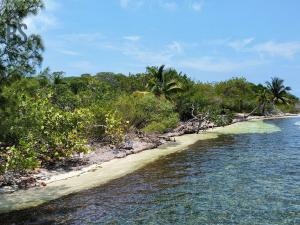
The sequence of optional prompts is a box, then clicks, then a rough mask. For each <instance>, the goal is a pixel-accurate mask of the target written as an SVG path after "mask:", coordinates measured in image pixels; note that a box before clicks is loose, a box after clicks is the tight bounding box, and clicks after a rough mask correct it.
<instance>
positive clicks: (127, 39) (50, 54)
mask: <svg viewBox="0 0 300 225" xmlns="http://www.w3.org/2000/svg"><path fill="white" fill-rule="evenodd" d="M299 10H300V1H298V0H287V1H283V0H264V1H262V0H242V1H241V0H109V1H108V0H107V1H106V0H105V1H104V0H63V1H59V0H47V1H46V9H45V10H43V11H42V12H41V13H40V14H39V15H38V16H36V17H30V18H28V19H26V21H25V22H26V23H27V25H28V32H34V33H35V32H37V33H40V34H41V35H42V37H43V39H44V43H45V47H46V51H45V54H44V63H43V67H47V66H49V67H50V68H51V70H52V71H65V72H66V74H67V75H80V74H82V73H96V72H100V71H112V72H122V73H124V74H128V73H130V72H131V73H137V72H143V71H145V67H146V66H150V65H161V64H166V65H167V66H170V67H174V68H176V69H178V70H180V71H183V72H184V73H186V74H188V75H189V76H190V77H192V78H193V79H195V80H199V81H219V80H224V79H228V78H231V77H234V76H244V77H246V78H247V79H248V80H250V81H252V82H255V83H258V82H260V83H263V82H265V81H266V80H269V79H270V77H272V76H279V77H281V78H283V79H285V80H286V84H288V85H290V86H291V87H292V88H293V93H294V94H296V95H297V96H300V64H299V62H300V29H299V21H300V14H299Z"/></svg>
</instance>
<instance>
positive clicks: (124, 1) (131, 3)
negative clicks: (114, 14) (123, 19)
mask: <svg viewBox="0 0 300 225" xmlns="http://www.w3.org/2000/svg"><path fill="white" fill-rule="evenodd" d="M143 4H144V1H143V0H120V6H121V7H122V8H124V9H126V8H140V7H141V6H142V5H143Z"/></svg>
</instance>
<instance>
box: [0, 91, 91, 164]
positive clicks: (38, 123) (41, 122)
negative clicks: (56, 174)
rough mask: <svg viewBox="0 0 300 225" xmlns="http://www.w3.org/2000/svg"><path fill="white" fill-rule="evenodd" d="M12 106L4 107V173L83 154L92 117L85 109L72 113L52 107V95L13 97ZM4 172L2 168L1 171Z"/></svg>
mask: <svg viewBox="0 0 300 225" xmlns="http://www.w3.org/2000/svg"><path fill="white" fill-rule="evenodd" d="M13 97H14V98H15V104H14V105H10V107H6V110H7V112H10V114H7V116H6V117H5V120H4V122H2V127H6V129H7V130H6V133H5V135H2V137H1V139H4V143H6V145H7V146H5V147H2V150H1V152H2V155H3V156H2V158H3V157H4V158H5V162H6V166H5V170H26V169H32V168H36V167H37V166H39V165H40V164H41V163H42V162H47V161H52V160H59V159H61V158H64V157H69V156H71V155H72V154H74V153H78V152H84V151H86V147H85V144H86V134H85V132H86V131H87V129H88V128H89V127H90V125H91V122H92V115H91V113H90V112H89V110H87V109H76V110H74V111H72V112H69V111H63V110H62V109H59V108H57V107H54V106H53V105H52V104H51V102H50V99H51V95H47V96H43V97H30V96H28V95H26V94H22V95H14V96H13ZM2 170H3V168H2Z"/></svg>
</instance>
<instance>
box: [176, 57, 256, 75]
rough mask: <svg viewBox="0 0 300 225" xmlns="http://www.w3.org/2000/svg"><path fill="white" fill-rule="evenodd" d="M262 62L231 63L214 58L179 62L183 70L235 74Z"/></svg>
mask: <svg viewBox="0 0 300 225" xmlns="http://www.w3.org/2000/svg"><path fill="white" fill-rule="evenodd" d="M261 63H262V62H259V61H252V60H249V61H241V62H236V61H231V60H228V59H218V58H213V57H201V58H193V59H184V60H181V61H179V62H178V65H180V66H181V67H183V68H189V69H195V70H199V71H205V72H218V73H221V72H234V71H236V70H239V69H243V68H247V67H251V66H258V65H260V64H261Z"/></svg>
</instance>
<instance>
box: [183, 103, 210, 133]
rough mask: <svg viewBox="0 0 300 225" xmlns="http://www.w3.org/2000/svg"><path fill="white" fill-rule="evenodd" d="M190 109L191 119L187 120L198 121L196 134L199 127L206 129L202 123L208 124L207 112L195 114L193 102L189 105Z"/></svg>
mask: <svg viewBox="0 0 300 225" xmlns="http://www.w3.org/2000/svg"><path fill="white" fill-rule="evenodd" d="M191 109H192V111H191V115H192V117H193V118H192V119H190V120H189V121H188V122H194V121H195V122H198V127H197V131H196V132H197V134H198V133H199V132H200V130H201V129H206V128H207V127H205V126H203V124H205V123H206V124H208V123H209V120H208V118H209V113H208V112H206V113H199V114H197V115H195V106H194V104H193V105H192V107H191Z"/></svg>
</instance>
